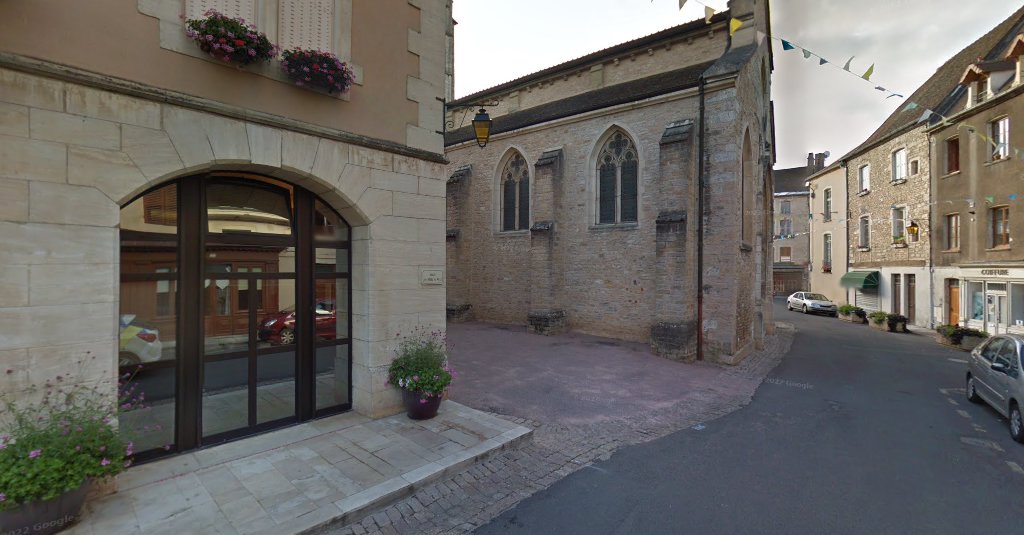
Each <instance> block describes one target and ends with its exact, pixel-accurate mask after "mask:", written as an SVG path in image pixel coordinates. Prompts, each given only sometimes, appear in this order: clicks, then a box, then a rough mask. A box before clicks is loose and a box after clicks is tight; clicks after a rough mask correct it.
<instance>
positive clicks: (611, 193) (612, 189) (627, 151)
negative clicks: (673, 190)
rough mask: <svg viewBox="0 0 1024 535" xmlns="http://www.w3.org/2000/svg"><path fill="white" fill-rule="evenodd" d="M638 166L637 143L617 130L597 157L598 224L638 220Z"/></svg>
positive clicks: (609, 137)
mask: <svg viewBox="0 0 1024 535" xmlns="http://www.w3.org/2000/svg"><path fill="white" fill-rule="evenodd" d="M639 175H640V166H639V161H638V158H637V150H636V146H635V145H634V144H633V141H632V140H631V139H630V138H629V137H628V136H627V135H626V134H625V132H622V131H621V130H618V129H616V130H615V131H614V132H613V133H612V134H611V135H609V136H608V137H607V141H606V142H605V144H604V146H603V147H602V148H601V151H600V152H599V153H598V158H597V223H598V224H613V223H635V222H637V220H638V212H639V206H638V197H639V180H640V176H639Z"/></svg>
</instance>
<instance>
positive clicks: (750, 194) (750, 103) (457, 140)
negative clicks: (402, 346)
mask: <svg viewBox="0 0 1024 535" xmlns="http://www.w3.org/2000/svg"><path fill="white" fill-rule="evenodd" d="M730 8H731V11H729V12H724V13H721V14H718V15H716V16H715V17H713V18H712V19H711V22H710V24H708V23H705V21H703V20H699V21H694V22H692V23H687V24H684V25H682V26H678V27H675V28H671V29H669V30H665V31H663V32H659V33H657V34H653V35H651V36H648V37H644V38H640V39H637V40H634V41H630V42H627V43H624V44H622V45H618V46H615V47H611V48H609V49H606V50H602V51H599V52H595V53H593V54H590V55H588V56H584V57H582V58H579V59H577V60H573V61H570V62H567V63H564V64H561V65H557V66H555V67H552V68H550V69H546V70H544V71H540V72H538V73H534V74H532V75H529V76H526V77H523V78H520V79H517V80H514V81H512V82H509V83H506V84H503V85H501V86H498V87H495V88H492V89H489V90H486V91H482V92H480V93H477V94H473V95H469V96H467V97H464V98H462V99H459V100H458V101H456V102H455V103H454V105H455V106H456V107H462V109H461V110H460V109H456V111H455V112H454V114H453V118H454V119H455V123H456V125H457V126H458V125H459V124H461V123H460V120H461V118H462V117H463V116H465V115H466V114H467V113H470V112H471V111H475V109H476V108H478V107H480V106H481V105H487V106H488V107H487V111H488V112H489V113H490V114H491V116H492V117H493V121H494V122H493V130H492V134H491V138H490V142H489V143H488V144H487V146H486V147H485V148H483V149H480V148H479V147H477V144H476V143H475V142H474V137H473V133H472V131H471V129H470V128H468V127H464V128H461V129H457V130H455V131H452V132H449V133H448V137H447V139H446V143H447V155H448V158H449V159H450V160H451V164H450V166H449V176H450V178H449V181H448V311H449V319H450V320H454V321H459V320H462V319H470V318H472V319H476V320H479V321H487V322H497V323H506V324H520V325H527V326H529V328H530V329H531V330H533V331H534V332H540V333H550V332H557V331H559V330H565V329H572V330H575V331H580V332H585V333H591V334H596V335H601V336H608V337H614V338H619V339H624V340H633V341H642V342H648V343H650V344H651V346H652V348H653V350H654V351H655V352H657V353H659V354H663V355H667V356H670V357H672V358H680V359H692V358H707V359H709V360H711V359H714V360H720V361H724V362H735V361H738V360H739V359H741V358H743V356H744V355H746V354H747V353H749V352H750V351H751V350H753V349H754V348H756V347H758V346H759V345H760V344H761V343H762V341H763V337H764V334H765V333H766V332H767V331H770V329H771V325H772V321H771V315H770V314H771V312H770V306H769V305H770V299H768V296H769V295H770V293H769V292H770V287H769V281H770V280H771V279H770V272H769V269H770V260H769V258H770V255H769V251H770V242H769V238H770V235H771V228H770V225H771V219H770V211H771V195H770V193H771V178H770V177H771V150H770V147H771V144H772V133H771V129H770V125H771V120H770V117H769V116H768V114H769V100H768V98H769V97H768V95H769V84H770V77H769V73H770V71H771V57H770V50H769V47H768V45H767V44H766V43H764V42H761V43H759V42H758V39H757V36H756V32H757V30H758V29H760V30H762V31H764V30H765V29H766V25H767V16H768V6H767V3H766V2H762V1H756V2H755V1H753V0H733V1H732V2H730ZM730 17H732V18H737V19H739V20H741V21H742V22H743V26H742V27H741V28H739V30H737V31H736V33H735V35H733V36H732V38H731V39H730V37H729V30H728V28H727V24H728V21H729V19H730ZM485 103H486V104H485ZM702 155H703V156H702Z"/></svg>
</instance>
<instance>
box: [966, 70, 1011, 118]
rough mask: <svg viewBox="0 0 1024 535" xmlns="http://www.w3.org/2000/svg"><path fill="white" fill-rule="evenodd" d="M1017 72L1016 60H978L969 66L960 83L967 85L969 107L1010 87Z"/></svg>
mask: <svg viewBox="0 0 1024 535" xmlns="http://www.w3.org/2000/svg"><path fill="white" fill-rule="evenodd" d="M1016 72H1017V65H1016V61H1015V60H1009V59H1001V60H995V61H978V62H977V63H974V64H972V65H970V66H968V67H967V70H966V71H965V72H964V75H963V76H962V77H961V78H960V85H963V86H966V87H967V107H968V108H970V107H971V106H975V105H977V104H980V103H982V102H984V101H986V100H989V99H991V98H992V97H993V96H995V95H996V94H997V93H999V92H1000V91H1002V90H1003V89H1005V88H1006V87H1009V85H1010V82H1011V81H1012V80H1013V79H1014V76H1015V74H1016Z"/></svg>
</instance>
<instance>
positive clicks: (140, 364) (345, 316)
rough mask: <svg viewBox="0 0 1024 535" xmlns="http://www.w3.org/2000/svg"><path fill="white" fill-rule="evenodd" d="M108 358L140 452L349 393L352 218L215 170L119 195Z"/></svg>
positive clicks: (311, 412) (125, 421)
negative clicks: (114, 345) (116, 299)
mask: <svg viewBox="0 0 1024 535" xmlns="http://www.w3.org/2000/svg"><path fill="white" fill-rule="evenodd" d="M120 235H121V255H120V264H121V275H120V313H119V325H120V327H119V333H120V334H119V342H118V348H119V365H120V371H121V374H122V376H124V375H129V374H134V379H133V382H134V384H135V385H136V386H135V392H134V393H135V394H136V395H137V394H140V393H141V394H143V396H144V398H145V401H146V405H148V408H146V409H144V410H141V411H137V412H136V413H135V414H133V411H128V412H125V413H122V415H121V424H122V426H124V427H125V429H126V432H127V433H128V434H129V436H133V438H135V439H136V443H137V450H139V451H140V452H142V454H141V457H142V458H146V457H152V456H158V455H161V454H164V453H165V452H181V451H187V450H190V449H194V448H197V447H200V446H205V445H210V444H216V443H219V442H223V441H226V440H230V439H234V438H238V437H242V436H246V435H251V434H255V433H259V432H262V431H266V430H268V429H273V428H276V427H281V426H285V425H288V424H291V423H294V422H297V421H302V420H308V419H310V418H314V417H317V416H323V415H326V414H332V413H337V412H341V411H345V410H348V409H350V408H351V407H352V381H351V375H352V359H351V355H352V352H351V317H352V315H351V310H352V306H351V285H350V277H351V273H352V268H351V254H350V252H351V229H350V227H349V225H348V223H347V222H346V221H345V220H344V219H343V218H342V217H341V216H340V215H339V214H338V213H337V212H336V211H335V210H333V209H332V208H331V207H330V206H329V205H328V204H327V203H326V202H324V201H323V200H321V199H320V198H319V197H317V196H316V195H315V194H314V193H312V192H310V191H308V190H306V189H304V188H302V187H300V186H297V185H294V184H291V183H288V182H284V181H282V180H279V179H276V178H270V177H267V176H263V175H259V174H253V173H244V172H230V171H218V172H209V173H204V174H199V175H192V176H187V177H184V178H180V179H177V180H174V181H172V182H167V183H163V184H161V185H160V186H157V187H155V188H153V189H150V190H148V191H146V192H145V193H143V194H142V195H140V196H138V197H136V198H135V199H134V200H132V201H131V202H129V203H127V204H125V205H124V207H123V208H122V209H121V233H120Z"/></svg>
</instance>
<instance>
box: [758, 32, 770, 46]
mask: <svg viewBox="0 0 1024 535" xmlns="http://www.w3.org/2000/svg"><path fill="white" fill-rule="evenodd" d="M767 37H768V35H767V34H766V33H764V32H762V31H761V30H757V44H758V45H760V44H761V43H763V42H764V40H765V39H766V38H767Z"/></svg>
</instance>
